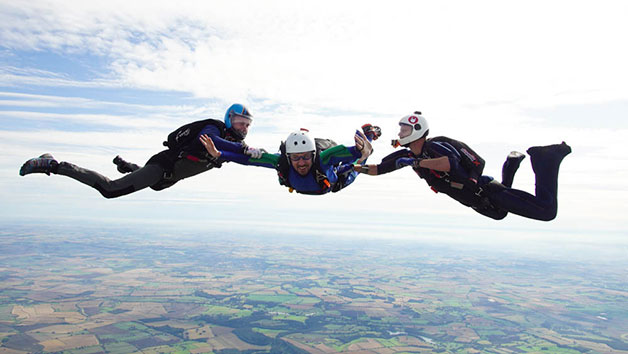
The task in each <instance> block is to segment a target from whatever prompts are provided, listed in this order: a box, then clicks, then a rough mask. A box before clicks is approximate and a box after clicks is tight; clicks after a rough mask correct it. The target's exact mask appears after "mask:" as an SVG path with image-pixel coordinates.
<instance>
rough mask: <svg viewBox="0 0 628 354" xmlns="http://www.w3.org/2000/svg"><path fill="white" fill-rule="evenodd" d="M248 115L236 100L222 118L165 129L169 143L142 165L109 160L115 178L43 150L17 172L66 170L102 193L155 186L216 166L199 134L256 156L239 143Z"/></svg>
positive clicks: (256, 151) (60, 172)
mask: <svg viewBox="0 0 628 354" xmlns="http://www.w3.org/2000/svg"><path fill="white" fill-rule="evenodd" d="M252 121H253V116H252V115H251V113H250V112H249V110H248V109H247V108H246V107H245V106H244V105H242V104H239V103H235V104H233V105H231V107H229V109H227V111H226V112H225V117H224V120H223V121H220V120H215V119H205V120H200V121H196V122H192V123H189V124H186V125H184V126H182V127H180V128H179V129H177V130H175V131H173V132H172V133H170V134H169V135H168V140H167V141H164V146H166V147H168V149H166V150H164V151H161V152H159V153H157V154H155V155H153V156H152V157H151V158H150V159H149V160H148V161H147V162H146V164H145V165H144V166H143V167H140V166H138V165H136V164H133V163H130V162H127V161H124V160H123V159H122V158H121V157H120V156H116V157H115V158H114V159H113V163H114V164H116V166H117V169H118V171H119V172H121V173H125V174H126V175H125V176H123V177H122V178H118V179H115V180H110V179H109V178H107V177H105V176H103V175H101V174H99V173H97V172H94V171H91V170H88V169H85V168H82V167H79V166H76V165H74V164H72V163H69V162H65V161H61V162H58V161H57V160H56V159H55V158H54V157H53V156H52V155H51V154H48V153H46V154H43V155H41V156H39V157H36V158H32V159H30V160H28V161H26V162H25V163H24V164H23V165H22V168H21V169H20V175H21V176H25V175H28V174H32V173H45V174H47V175H50V174H51V173H52V174H58V175H63V176H67V177H70V178H73V179H75V180H77V181H79V182H81V183H83V184H86V185H88V186H90V187H92V188H94V189H96V190H97V191H98V192H100V194H102V196H103V197H105V198H117V197H120V196H123V195H127V194H130V193H133V192H136V191H139V190H142V189H144V188H146V187H150V188H152V189H153V190H157V191H158V190H162V189H165V188H168V187H171V186H172V185H174V184H175V183H177V182H178V181H180V180H182V179H184V178H188V177H191V176H194V175H197V174H199V173H202V172H205V171H208V170H210V169H212V168H219V167H221V164H222V162H219V161H218V160H217V159H215V158H213V157H212V156H210V155H209V154H208V153H207V151H206V150H205V147H204V146H203V145H202V144H201V143H200V141H199V137H200V136H210V137H211V138H212V140H213V141H214V143H215V144H216V146H217V147H218V146H219V147H220V149H221V150H224V151H230V152H234V153H241V154H245V155H248V156H253V157H261V155H262V150H260V149H255V148H251V147H248V146H247V145H246V144H245V143H244V138H246V135H247V133H248V131H249V127H250V125H251V123H252Z"/></svg>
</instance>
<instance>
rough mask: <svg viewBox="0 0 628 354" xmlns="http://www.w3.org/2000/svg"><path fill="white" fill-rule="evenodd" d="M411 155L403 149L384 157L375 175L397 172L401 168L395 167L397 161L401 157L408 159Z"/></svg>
mask: <svg viewBox="0 0 628 354" xmlns="http://www.w3.org/2000/svg"><path fill="white" fill-rule="evenodd" d="M410 156H412V153H411V152H410V150H408V149H403V150H399V151H395V152H393V153H392V154H390V155H388V156H386V157H384V158H383V159H382V162H380V163H379V165H377V174H378V175H383V174H385V173H390V172H392V171H395V170H398V169H400V168H402V167H398V166H397V160H398V159H400V158H402V157H410Z"/></svg>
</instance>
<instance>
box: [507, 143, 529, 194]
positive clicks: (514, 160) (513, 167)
mask: <svg viewBox="0 0 628 354" xmlns="http://www.w3.org/2000/svg"><path fill="white" fill-rule="evenodd" d="M525 158H526V155H524V154H522V153H520V152H518V151H513V152H511V153H510V154H509V155H508V157H507V158H506V161H505V162H504V165H503V166H502V184H503V185H504V186H506V187H508V188H511V187H512V182H513V181H514V179H515V173H516V172H517V170H518V169H519V165H521V161H523V159H525Z"/></svg>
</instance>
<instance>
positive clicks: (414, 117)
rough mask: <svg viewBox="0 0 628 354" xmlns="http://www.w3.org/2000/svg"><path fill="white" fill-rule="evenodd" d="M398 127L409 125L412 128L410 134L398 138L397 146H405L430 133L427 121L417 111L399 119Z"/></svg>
mask: <svg viewBox="0 0 628 354" xmlns="http://www.w3.org/2000/svg"><path fill="white" fill-rule="evenodd" d="M399 125H409V126H411V127H412V132H411V133H410V134H409V135H406V136H404V137H403V138H399V144H400V145H402V146H406V145H408V144H410V143H411V142H413V141H415V140H419V139H421V138H424V137H426V136H427V134H428V133H429V131H430V127H429V125H427V120H425V118H423V116H422V115H421V112H419V111H416V112H414V113H413V114H410V115H407V116H405V117H403V118H401V120H400V121H399Z"/></svg>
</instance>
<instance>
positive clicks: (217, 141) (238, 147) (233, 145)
mask: <svg viewBox="0 0 628 354" xmlns="http://www.w3.org/2000/svg"><path fill="white" fill-rule="evenodd" d="M203 134H207V135H209V137H210V138H212V141H213V142H214V145H216V149H218V150H220V151H231V152H237V153H243V152H244V145H243V144H242V143H237V142H233V141H229V140H226V139H223V138H221V137H220V129H218V127H217V126H215V125H212V124H208V125H206V126H205V128H203V130H201V132H200V133H199V134H198V136H197V137H196V142H198V139H199V138H200V136H201V135H203ZM198 144H199V146H200V147H199V148H200V149H202V150H205V148H204V147H203V146H202V144H201V143H200V142H198Z"/></svg>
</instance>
